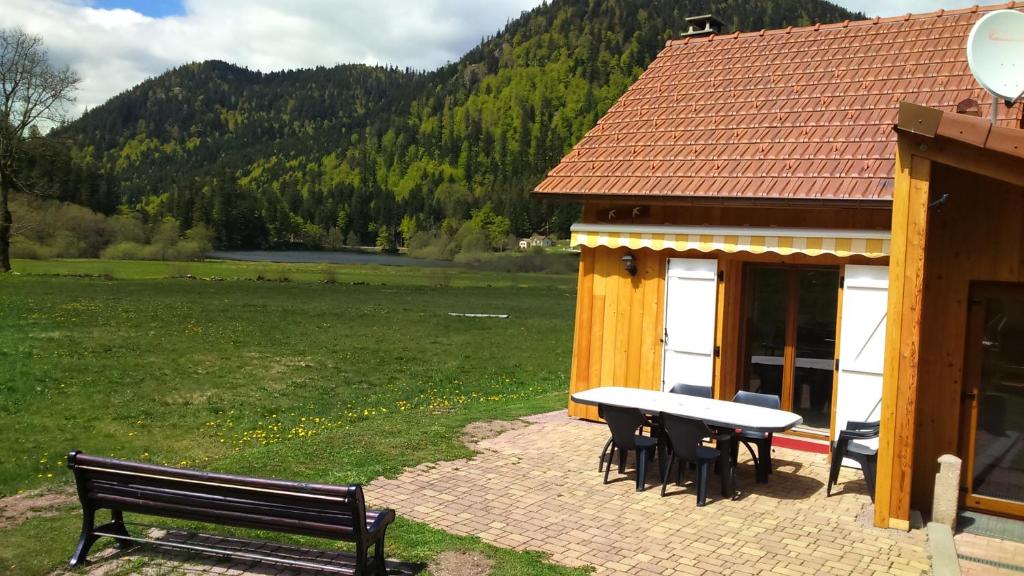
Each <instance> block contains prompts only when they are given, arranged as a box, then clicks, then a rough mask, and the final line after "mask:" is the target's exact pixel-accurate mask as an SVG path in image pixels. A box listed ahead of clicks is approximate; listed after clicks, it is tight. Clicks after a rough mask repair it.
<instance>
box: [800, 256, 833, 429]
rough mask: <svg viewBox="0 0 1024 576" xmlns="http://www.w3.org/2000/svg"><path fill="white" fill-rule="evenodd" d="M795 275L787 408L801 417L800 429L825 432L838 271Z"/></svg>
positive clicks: (829, 413) (829, 408)
mask: <svg viewBox="0 0 1024 576" xmlns="http://www.w3.org/2000/svg"><path fill="white" fill-rule="evenodd" d="M797 274H798V276H799V301H798V304H797V314H796V323H797V326H796V362H795V366H794V368H795V370H794V373H793V395H792V405H791V410H792V411H793V412H796V413H797V414H799V415H801V416H803V418H804V423H803V426H802V427H803V428H805V429H808V430H809V431H813V432H815V433H819V434H824V435H828V433H829V424H830V423H831V420H832V382H833V375H834V373H835V358H836V311H837V310H836V308H837V306H838V304H839V301H838V295H839V273H838V271H837V270H835V269H802V270H798V271H797Z"/></svg>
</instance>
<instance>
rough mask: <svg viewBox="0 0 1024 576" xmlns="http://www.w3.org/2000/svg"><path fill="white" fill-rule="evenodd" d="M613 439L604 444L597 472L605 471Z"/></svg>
mask: <svg viewBox="0 0 1024 576" xmlns="http://www.w3.org/2000/svg"><path fill="white" fill-rule="evenodd" d="M611 445H612V439H611V438H608V441H607V442H605V443H604V448H603V449H602V450H601V459H600V460H598V462H597V471H598V472H600V471H602V470H604V458H605V456H607V455H608V449H609V448H611Z"/></svg>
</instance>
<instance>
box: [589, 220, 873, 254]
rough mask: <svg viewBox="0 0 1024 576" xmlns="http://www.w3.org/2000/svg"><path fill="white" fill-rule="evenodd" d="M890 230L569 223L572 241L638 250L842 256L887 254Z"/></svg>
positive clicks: (595, 245) (591, 245) (591, 246)
mask: <svg viewBox="0 0 1024 576" xmlns="http://www.w3.org/2000/svg"><path fill="white" fill-rule="evenodd" d="M889 239H890V233H889V232H888V231H885V230H835V229H812V228H764V227H762V228H755V227H746V226H638V225H628V224H621V225H620V224H580V223H577V224H573V226H572V245H573V246H586V247H588V248H596V247H598V246H604V247H606V248H629V249H630V250H639V249H640V248H650V249H651V250H677V251H679V252H683V251H686V250H698V251H700V252H715V251H721V252H728V253H735V252H749V253H751V254H764V253H766V252H772V253H775V254H781V255H783V256H787V255H789V254H806V255H808V256H819V255H821V254H832V255H835V256H840V257H847V256H866V257H868V258H884V257H886V256H888V255H889Z"/></svg>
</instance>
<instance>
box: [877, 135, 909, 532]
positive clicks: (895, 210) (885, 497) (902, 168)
mask: <svg viewBox="0 0 1024 576" xmlns="http://www.w3.org/2000/svg"><path fill="white" fill-rule="evenodd" d="M910 159H911V149H910V145H909V144H908V143H906V142H903V141H901V142H900V143H899V144H898V146H897V149H896V173H895V181H894V187H893V200H892V240H891V247H892V249H891V251H890V253H889V299H888V305H887V307H888V310H887V311H886V324H885V342H886V347H885V364H884V369H883V376H882V409H881V416H880V421H881V425H880V429H879V437H878V468H877V471H876V479H875V514H874V516H875V518H874V520H875V526H879V527H882V528H888V527H889V520H890V513H889V510H890V502H891V500H892V491H893V487H892V479H893V454H894V452H895V449H896V447H895V441H896V399H897V390H898V386H899V382H898V380H899V371H900V353H899V350H900V343H901V342H902V338H903V294H904V285H905V283H906V282H905V275H906V266H907V264H906V262H907V250H906V243H907V218H908V213H909V210H910Z"/></svg>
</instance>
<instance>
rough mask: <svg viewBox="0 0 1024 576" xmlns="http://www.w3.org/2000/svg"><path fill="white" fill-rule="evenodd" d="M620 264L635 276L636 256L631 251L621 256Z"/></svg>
mask: <svg viewBox="0 0 1024 576" xmlns="http://www.w3.org/2000/svg"><path fill="white" fill-rule="evenodd" d="M622 264H623V266H625V267H626V272H629V275H630V276H636V258H634V257H633V253H632V252H626V255H625V256H623V257H622Z"/></svg>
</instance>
